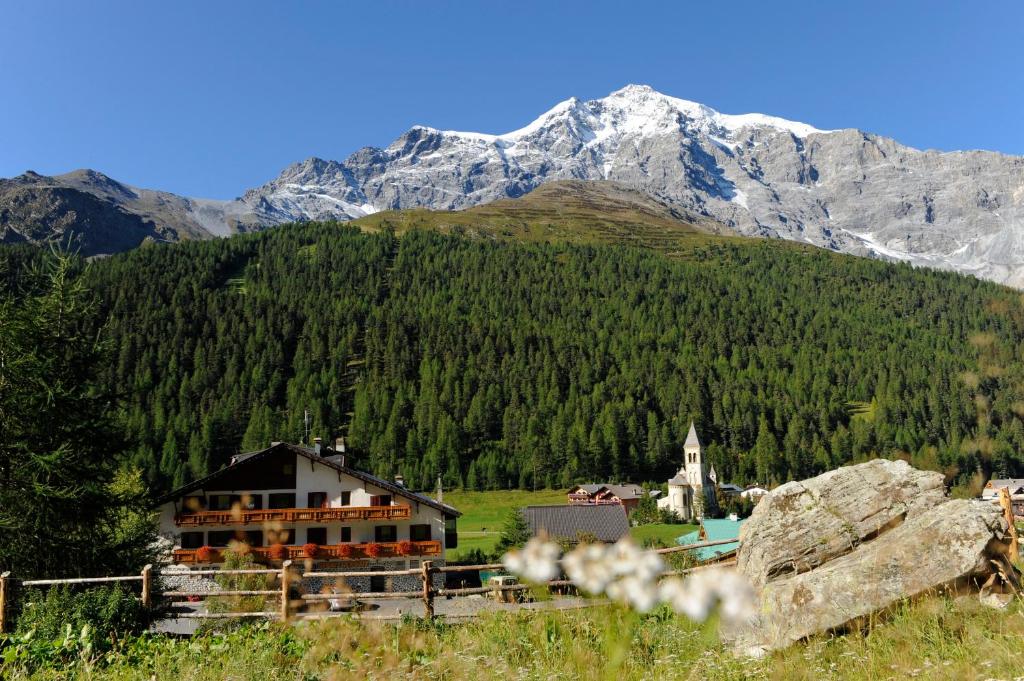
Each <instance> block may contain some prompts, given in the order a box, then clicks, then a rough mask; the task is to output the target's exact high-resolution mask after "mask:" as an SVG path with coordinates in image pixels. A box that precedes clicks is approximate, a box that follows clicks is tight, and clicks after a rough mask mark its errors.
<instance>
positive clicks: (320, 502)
mask: <svg viewBox="0 0 1024 681" xmlns="http://www.w3.org/2000/svg"><path fill="white" fill-rule="evenodd" d="M306 502H307V503H306V508H327V492H310V493H309V496H308V497H306Z"/></svg>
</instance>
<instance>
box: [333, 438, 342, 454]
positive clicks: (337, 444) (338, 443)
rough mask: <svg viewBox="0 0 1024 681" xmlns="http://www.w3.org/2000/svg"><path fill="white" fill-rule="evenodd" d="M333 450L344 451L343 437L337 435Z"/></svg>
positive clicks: (340, 452)
mask: <svg viewBox="0 0 1024 681" xmlns="http://www.w3.org/2000/svg"><path fill="white" fill-rule="evenodd" d="M334 451H336V452H338V453H339V454H344V453H345V438H343V437H339V438H338V439H336V440H335V441H334Z"/></svg>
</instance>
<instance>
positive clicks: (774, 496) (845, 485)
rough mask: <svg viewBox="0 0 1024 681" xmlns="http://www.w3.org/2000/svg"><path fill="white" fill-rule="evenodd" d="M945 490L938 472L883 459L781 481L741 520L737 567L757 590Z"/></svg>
mask: <svg viewBox="0 0 1024 681" xmlns="http://www.w3.org/2000/svg"><path fill="white" fill-rule="evenodd" d="M945 496H946V491H945V487H944V485H943V480H942V474H941V473H934V472H930V471H919V470H915V469H914V468H911V467H910V465H909V464H907V463H906V462H905V461H887V460H884V459H876V460H874V461H870V462H868V463H863V464H858V465H856V466H847V467H845V468H840V469H838V470H834V471H829V472H828V473H825V474H823V475H819V476H818V477H816V478H812V479H810V480H804V481H801V482H789V483H786V484H785V485H782V486H781V487H779V488H777V489H775V490H774V491H772V493H771V494H769V495H768V496H766V497H765V498H764V499H762V500H761V502H760V503H759V504H758V505H757V507H756V508H755V509H754V513H753V514H752V515H751V517H750V520H748V521H747V522H746V523H745V524H744V527H743V529H742V531H741V534H740V540H741V541H742V542H743V543H742V544H741V545H742V546H743V549H742V550H741V551H740V553H739V569H740V571H741V572H742V573H743V574H744V575H745V576H746V577H747V579H749V580H750V582H751V583H752V584H753V585H754V588H756V589H760V588H762V587H763V586H764V585H765V584H766V583H767V582H768V581H770V580H772V579H775V578H777V577H781V576H785V575H788V574H794V573H801V572H806V571H807V570H811V569H813V568H815V567H817V566H819V565H821V564H823V563H825V562H827V561H829V560H832V559H833V558H835V557H837V556H841V555H843V554H845V553H849V552H850V551H851V550H852V549H854V548H856V547H857V546H859V545H860V544H862V543H863V542H865V541H867V540H869V539H871V538H872V537H875V536H877V535H879V534H881V533H882V532H884V531H885V530H886V529H888V528H890V527H893V526H894V525H898V524H900V523H901V522H903V521H904V520H905V519H906V518H908V517H910V516H912V515H915V514H916V513H918V512H920V511H921V510H924V509H928V508H931V507H933V506H935V505H936V504H938V503H940V502H941V501H943V500H944V499H945Z"/></svg>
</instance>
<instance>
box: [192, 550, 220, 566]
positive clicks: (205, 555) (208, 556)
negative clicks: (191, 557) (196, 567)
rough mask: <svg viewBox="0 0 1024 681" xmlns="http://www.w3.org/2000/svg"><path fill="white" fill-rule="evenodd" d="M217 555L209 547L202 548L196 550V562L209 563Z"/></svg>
mask: <svg viewBox="0 0 1024 681" xmlns="http://www.w3.org/2000/svg"><path fill="white" fill-rule="evenodd" d="M216 555H217V552H216V551H214V550H213V548H211V547H209V546H200V547H199V548H198V549H196V561H197V562H199V563H209V562H210V561H212V560H213V559H214V557H215V556H216Z"/></svg>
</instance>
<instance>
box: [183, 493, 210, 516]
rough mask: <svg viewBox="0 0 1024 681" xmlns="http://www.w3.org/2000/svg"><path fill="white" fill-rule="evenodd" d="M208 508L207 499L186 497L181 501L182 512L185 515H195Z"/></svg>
mask: <svg viewBox="0 0 1024 681" xmlns="http://www.w3.org/2000/svg"><path fill="white" fill-rule="evenodd" d="M205 508H206V497H185V498H184V499H182V500H181V510H182V511H183V512H185V513H195V512H196V511H202V510H204V509H205Z"/></svg>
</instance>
